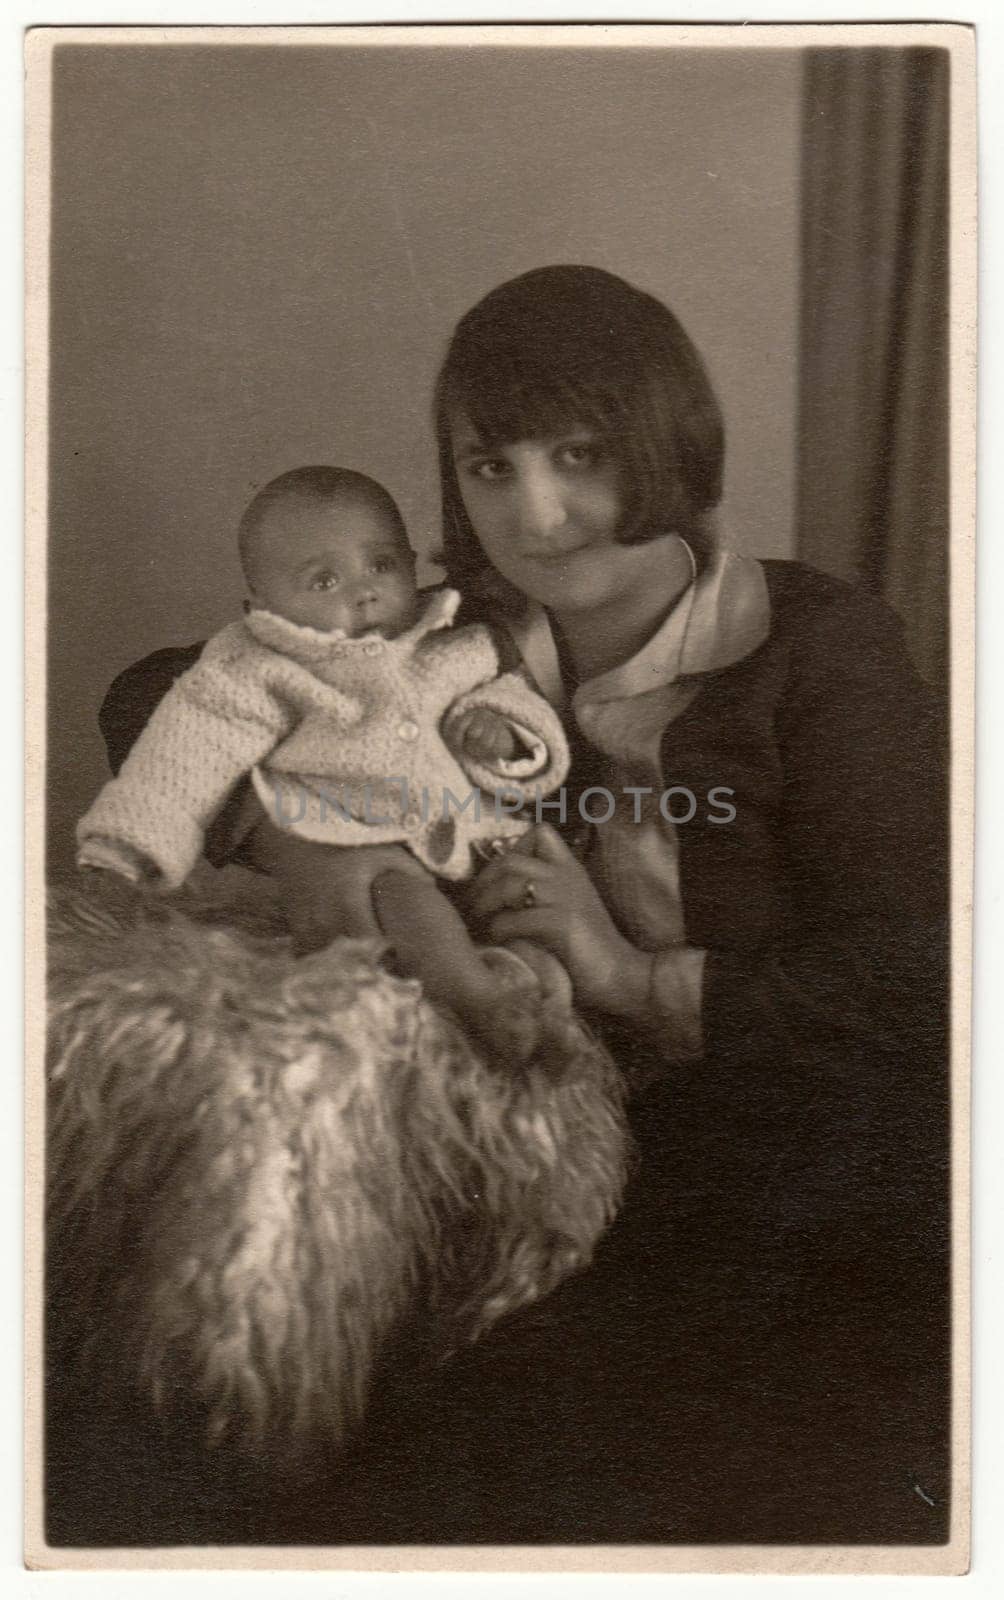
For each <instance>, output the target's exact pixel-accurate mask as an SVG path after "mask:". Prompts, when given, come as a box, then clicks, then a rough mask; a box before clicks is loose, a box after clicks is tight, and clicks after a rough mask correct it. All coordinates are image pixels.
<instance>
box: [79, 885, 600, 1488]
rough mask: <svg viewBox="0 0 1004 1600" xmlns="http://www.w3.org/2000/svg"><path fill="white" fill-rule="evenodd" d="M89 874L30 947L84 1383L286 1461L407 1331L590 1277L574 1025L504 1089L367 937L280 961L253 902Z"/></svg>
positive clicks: (336, 1436) (583, 1099)
mask: <svg viewBox="0 0 1004 1600" xmlns="http://www.w3.org/2000/svg"><path fill="white" fill-rule="evenodd" d="M94 878H95V882H94V883H92V884H88V885H86V886H83V887H81V886H77V885H74V886H72V887H70V888H68V889H64V890H63V891H61V892H57V893H55V894H54V896H53V916H52V926H51V935H50V946H49V950H50V965H49V981H50V1001H51V1015H50V1080H49V1087H50V1099H49V1125H48V1228H49V1235H48V1237H49V1252H48V1277H49V1293H50V1333H51V1337H52V1339H53V1340H54V1341H55V1343H56V1344H58V1345H60V1346H61V1347H62V1348H63V1350H64V1352H66V1351H68V1352H69V1361H70V1364H71V1365H72V1367H73V1368H74V1370H75V1371H76V1372H77V1373H78V1374H82V1373H88V1374H90V1375H91V1376H89V1377H88V1378H87V1379H86V1380H85V1381H89V1382H90V1381H92V1380H93V1374H94V1373H95V1372H97V1371H99V1370H103V1371H104V1372H105V1373H106V1374H111V1376H112V1378H113V1380H114V1379H117V1381H118V1382H121V1381H123V1378H125V1381H129V1380H130V1379H134V1380H135V1381H136V1382H137V1383H138V1385H139V1387H140V1389H141V1391H142V1392H143V1393H144V1394H145V1395H146V1397H147V1399H148V1400H149V1401H152V1402H153V1404H154V1405H155V1406H157V1407H158V1408H160V1409H161V1410H162V1411H168V1412H169V1411H170V1410H171V1409H172V1408H175V1409H176V1408H178V1407H181V1406H187V1407H191V1406H193V1405H194V1406H195V1407H196V1409H197V1411H199V1412H200V1413H201V1414H202V1415H203V1416H204V1420H205V1424H206V1428H207V1437H208V1439H209V1440H210V1441H211V1442H215V1443H220V1442H227V1443H229V1444H235V1445H239V1446H241V1447H244V1448H252V1449H255V1450H259V1451H260V1450H263V1449H265V1450H268V1451H269V1452H270V1453H272V1454H274V1455H275V1457H276V1458H277V1459H279V1458H283V1457H288V1458H291V1459H296V1458H297V1456H303V1457H305V1456H306V1455H307V1454H308V1453H309V1452H310V1451H311V1450H312V1449H315V1448H318V1449H320V1448H330V1446H331V1445H332V1444H334V1445H338V1444H340V1443H343V1442H344V1441H345V1440H346V1438H347V1437H348V1436H349V1435H350V1433H351V1432H352V1430H353V1429H355V1428H356V1427H357V1426H358V1423H359V1421H360V1419H361V1417H362V1415H363V1412H364V1409H365V1405H366V1401H367V1396H368V1393H369V1390H370V1386H371V1382H372V1380H373V1374H374V1368H375V1365H376V1363H377V1361H378V1359H379V1357H380V1355H381V1353H382V1352H383V1351H384V1350H385V1349H386V1348H387V1346H388V1342H389V1341H390V1340H391V1339H392V1338H398V1337H400V1336H401V1335H402V1331H404V1332H405V1333H406V1332H407V1330H408V1329H409V1328H411V1329H413V1330H417V1329H421V1330H422V1331H421V1339H422V1343H423V1345H424V1346H426V1347H427V1346H428V1345H429V1342H430V1341H431V1343H432V1347H433V1349H435V1350H437V1351H438V1353H440V1354H444V1353H447V1352H448V1351H449V1350H450V1349H451V1348H452V1347H454V1346H455V1345H457V1344H458V1343H459V1342H460V1341H462V1340H469V1339H474V1338H477V1337H478V1336H479V1335H481V1334H482V1333H483V1332H484V1331H485V1330H486V1329H488V1328H489V1327H491V1325H492V1324H493V1323H494V1322H496V1321H497V1320H498V1318H500V1317H502V1316H504V1315H506V1314H507V1313H509V1312H511V1311H513V1310H515V1309H517V1308H518V1307H520V1306H522V1305H526V1304H528V1303H529V1302H530V1301H532V1300H534V1299H536V1298H537V1297H538V1296H540V1295H543V1294H546V1293H547V1292H548V1291H549V1290H551V1289H552V1288H553V1287H554V1286H555V1285H556V1284H557V1283H559V1282H560V1281H561V1280H562V1279H563V1278H564V1277H566V1276H567V1275H568V1274H570V1273H573V1272H576V1271H578V1270H580V1269H581V1268H582V1267H584V1266H585V1265H586V1264H587V1263H588V1261H589V1260H590V1257H591V1254H592V1251H593V1249H594V1246H595V1245H596V1243H597V1241H598V1239H599V1238H600V1236H601V1235H602V1234H603V1232H604V1230H605V1229H606V1228H607V1226H608V1225H609V1223H610V1222H611V1220H612V1218H613V1216H614V1214H615V1212H616V1210H617V1208H618V1205H619V1202H620V1198H621V1193H622V1189H623V1185H624V1181H625V1175H626V1164H627V1141H626V1135H625V1125H624V1121H623V1117H622V1107H621V1095H620V1086H619V1080H618V1078H617V1075H616V1073H615V1070H614V1068H613V1066H612V1063H611V1062H610V1060H609V1058H608V1056H607V1055H606V1054H605V1053H604V1052H603V1051H602V1050H601V1049H600V1048H599V1046H598V1045H597V1044H596V1043H595V1042H594V1041H593V1040H592V1039H591V1038H590V1036H589V1035H588V1034H587V1033H586V1032H585V1030H581V1031H578V1030H576V1031H575V1033H574V1035H573V1036H572V1038H571V1039H570V1041H569V1045H568V1047H567V1048H566V1049H565V1050H563V1051H561V1052H560V1055H561V1059H555V1050H556V1048H557V1047H555V1046H552V1048H551V1050H550V1052H549V1058H548V1059H547V1060H541V1059H534V1060H532V1061H531V1062H530V1063H529V1065H528V1066H526V1067H524V1068H521V1069H520V1070H519V1072H518V1073H514V1074H506V1073H505V1072H503V1071H500V1070H499V1068H498V1067H497V1066H496V1067H489V1066H487V1065H485V1064H484V1063H483V1062H482V1061H481V1060H480V1059H479V1057H478V1056H477V1055H476V1054H475V1053H474V1051H473V1049H472V1048H471V1046H470V1045H469V1044H468V1042H467V1041H466V1039H465V1038H464V1036H463V1034H462V1033H461V1032H460V1030H459V1028H458V1027H457V1025H456V1024H455V1023H454V1022H453V1021H452V1020H451V1019H450V1018H448V1017H446V1016H443V1015H440V1014H438V1013H437V1012H436V1011H434V1010H433V1009H432V1008H431V1007H430V1006H429V1005H428V1004H427V1003H426V1002H425V1001H424V1000H423V999H422V997H421V994H420V992H419V989H418V985H417V984H415V983H413V982H409V981H403V980H400V979H397V978H395V977H393V976H391V975H390V974H389V973H388V972H387V971H386V970H385V969H384V967H383V966H382V965H381V964H380V959H379V957H380V951H379V948H378V947H377V946H375V945H372V944H368V943H362V942H352V941H340V942H338V943H336V944H335V945H333V946H331V947H330V948H329V949H328V950H326V951H323V952H321V953H319V954H317V955H314V956H311V957H307V958H304V959H300V960H296V959H294V957H293V955H292V952H291V949H290V946H289V941H288V939H286V938H284V937H283V936H282V933H281V928H280V924H279V923H278V922H277V921H276V919H275V918H274V917H270V916H269V915H268V914H265V913H263V912H261V911H260V910H256V911H254V912H251V913H249V912H248V910H247V908H243V909H240V908H238V909H235V907H234V906H233V905H229V906H224V907H223V908H222V910H221V908H220V905H219V904H218V903H214V900H213V897H212V896H211V895H210V896H206V895H200V893H199V891H198V890H195V889H188V890H184V891H182V892H181V893H179V894H176V895H172V896H170V897H161V896H156V895H153V894H149V893H145V892H137V891H136V890H133V889H130V888H126V887H125V886H123V885H120V884H118V883H117V882H116V881H113V880H111V879H106V877H105V875H103V874H102V875H97V874H95V875H94ZM63 1359H64V1362H65V1360H66V1356H65V1354H64V1357H63Z"/></svg>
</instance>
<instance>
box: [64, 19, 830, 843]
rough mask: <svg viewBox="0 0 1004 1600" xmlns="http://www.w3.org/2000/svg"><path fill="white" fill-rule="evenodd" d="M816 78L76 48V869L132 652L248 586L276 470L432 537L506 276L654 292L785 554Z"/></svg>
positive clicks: (694, 67)
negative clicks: (238, 533)
mask: <svg viewBox="0 0 1004 1600" xmlns="http://www.w3.org/2000/svg"><path fill="white" fill-rule="evenodd" d="M801 100H802V68H801V58H800V55H799V53H798V52H795V51H786V50H778V51H769V50H756V51H749V52H739V51H736V52H731V51H725V50H720V49H718V50H707V51H699V50H679V49H676V50H670V49H666V50H665V51H658V52H657V51H655V50H652V49H648V50H626V49H624V50H621V49H618V50H574V51H573V50H568V51H565V50H556V49H548V50H541V51H539V52H537V51H529V50H518V51H517V50H504V49H500V50H497V49H486V48H469V49H457V48H449V49H445V48H435V47H434V48H426V49H407V50H402V49H399V48H393V47H384V48H381V49H370V48H367V49H358V48H352V49H348V48H344V47H343V48H329V49H324V48H317V47H314V48H307V49H299V48H281V47H278V46H272V47H264V48H263V47H229V46H228V47H216V48H212V47H205V48H203V47H191V46H171V47H164V48H160V49H153V50H151V49H148V48H145V47H136V46H110V47H109V46H106V47H97V48H95V47H87V46H76V45H65V46H63V47H61V49H60V50H58V51H57V53H56V57H55V69H54V107H53V110H54V127H53V181H52V191H53V212H52V257H51V262H52V276H51V416H50V591H49V619H50V733H49V760H50V800H49V821H50V835H51V840H52V847H53V856H54V861H55V862H56V864H59V865H63V864H65V863H66V862H67V861H69V860H70V859H71V858H72V830H73V824H74V822H75V820H76V818H77V816H78V815H79V814H80V813H81V812H82V811H83V810H84V809H85V807H86V805H87V804H88V803H89V801H90V799H91V798H92V796H93V793H94V792H95V791H96V789H97V787H98V786H99V784H100V783H101V782H102V781H103V779H104V777H105V776H106V775H107V771H106V765H105V758H104V750H103V746H102V744H101V740H100V737H99V735H98V732H97V723H96V715H97V709H98V706H99V704H100V702H101V698H102V696H103V694H104V691H105V689H106V688H107V686H108V683H109V682H110V680H111V679H112V677H113V676H114V675H115V674H116V673H117V672H119V671H120V670H121V669H122V668H123V667H125V666H126V665H128V664H129V663H130V662H131V661H134V660H135V659H137V658H138V657H140V656H142V655H144V654H145V653H147V652H149V651H150V650H153V649H156V648H158V647H160V646H163V645H167V644H184V643H188V642H191V641H193V640H196V639H199V638H202V637H204V636H205V635H206V634H207V633H209V632H210V631H212V630H214V629H216V628H218V627H220V626H222V624H223V623H224V622H226V621H228V620H229V619H230V618H231V617H232V616H233V615H234V614H235V613H236V611H237V609H238V608H239V605H240V601H241V598H242V591H241V587H240V582H239V576H238V571H237V564H236V558H235V551H234V539H233V530H234V527H235V524H236V520H237V518H238V516H239V514H240V511H241V510H242V508H243V506H244V504H245V503H246V501H247V499H248V498H249V496H250V494H251V493H252V492H253V489H254V488H255V487H256V486H258V485H260V484H262V483H263V482H265V481H266V480H267V479H268V478H270V477H272V476H273V475H274V474H276V473H277V472H280V471H283V470H285V469H286V468H288V467H291V466H296V465H301V464H304V463H306V462H310V461H340V462H344V463H346V464H349V465H352V466H354V467H357V468H359V469H360V470H362V471H364V472H368V473H371V474H372V475H373V476H374V477H376V478H378V479H380V480H381V481H382V482H384V483H385V484H386V485H387V487H388V488H389V489H390V491H391V492H392V493H393V494H394V495H395V497H396V498H397V500H398V502H399V504H400V505H401V507H402V510H403V511H404V513H405V517H406V520H407V521H408V524H409V527H410V529H411V532H412V537H413V540H414V542H415V543H416V545H417V546H418V547H420V548H422V549H424V550H429V549H431V548H433V547H434V545H435V541H436V536H437V534H436V525H437V501H436V486H435V474H434V470H433V452H432V441H431V431H430V427H429V399H430V395H431V388H432V381H433V376H434V374H435V371H436V367H437V365H438V361H439V359H440V356H441V354H442V351H443V348H444V345H445V342H446V340H447V338H448V336H449V333H450V330H451V328H452V326H453V324H454V323H455V321H456V319H457V318H458V317H459V316H460V315H461V314H462V313H463V312H464V311H465V310H466V309H467V308H468V306H470V305H471V304H473V302H474V301H475V300H477V299H478V298H479V297H480V296H481V295H482V294H483V293H485V292H486V291H487V290H488V289H490V288H491V287H493V285H494V284H496V283H498V282H501V281H502V280H503V279H505V278H507V277H510V276H512V275H513V274H515V273H518V272H521V271H524V270H526V269H527V268H530V267H533V266H538V265H541V264H544V263H546V262H552V261H587V262H591V263H594V264H596V265H598V266H603V267H607V268H609V269H610V270H612V271H615V272H618V273H620V274H622V275H623V276H624V277H627V278H628V279H630V280H632V281H633V282H635V283H637V284H638V285H639V286H640V287H642V288H645V289H647V290H649V291H651V292H652V293H654V294H656V295H658V296H660V297H661V298H662V299H664V300H666V301H668V303H669V304H670V305H671V306H672V307H673V309H674V311H676V312H677V314H678V315H679V316H680V318H681V320H682V321H683V323H684V325H685V326H686V328H687V329H688V331H689V332H690V334H691V335H692V337H693V338H694V339H695V341H696V343H697V345H698V347H699V348H700V349H701V351H702V353H703V355H704V357H705V359H706V361H707V363H708V366H709V368H710V371H711V375H712V379H713V381H714V382H715V384H716V386H717V389H718V392H719V394H720V396H721V399H722V402H723V406H724V409H725V415H726V420H727V425H728V430H729V448H728V458H727V459H728V468H727V483H726V519H727V521H726V525H727V527H728V530H729V536H730V537H731V539H732V540H733V542H734V543H735V544H737V545H738V546H739V547H741V548H743V549H746V550H749V551H751V552H754V553H756V554H761V555H790V554H793V553H794V539H793V505H794V498H795V470H796V465H795V431H796V427H795V405H796V384H797V371H796V340H797V321H798V293H799V284H798V246H799V199H798V184H799V145H800V116H801ZM430 575H431V569H430Z"/></svg>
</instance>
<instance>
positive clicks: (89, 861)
mask: <svg viewBox="0 0 1004 1600" xmlns="http://www.w3.org/2000/svg"><path fill="white" fill-rule="evenodd" d="M77 866H78V867H81V868H83V869H84V870H85V871H93V872H114V873H116V874H117V876H118V877H120V878H125V879H126V881H127V882H128V883H156V881H157V879H158V878H159V877H160V873H159V872H158V871H157V867H156V864H155V863H154V862H153V861H151V860H150V859H149V858H148V857H147V856H145V855H143V854H142V853H141V852H140V851H139V850H135V849H133V847H132V845H130V844H125V843H124V842H123V841H122V840H121V839H104V838H102V837H101V836H100V835H98V834H92V835H91V837H90V838H89V839H87V840H86V841H85V842H84V844H83V845H81V847H80V850H79V852H78V854H77Z"/></svg>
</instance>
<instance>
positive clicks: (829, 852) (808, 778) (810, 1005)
mask: <svg viewBox="0 0 1004 1600" xmlns="http://www.w3.org/2000/svg"><path fill="white" fill-rule="evenodd" d="M776 747H777V751H778V754H779V757H780V766H781V785H780V804H779V807H778V813H777V817H776V821H775V826H774V836H775V837H774V846H775V849H776V852H777V859H778V863H779V868H780V871H779V887H780V889H781V891H782V895H783V904H782V907H781V916H780V928H779V930H778V931H777V932H776V933H775V935H774V936H773V937H771V938H769V939H768V940H766V941H765V942H762V943H758V944H755V945H752V946H747V947H745V948H744V947H742V946H739V945H731V946H728V947H722V948H717V949H713V950H711V951H710V953H709V955H708V959H707V964H706V971H705V993H704V1007H703V1010H704V1022H705V1030H706V1034H707V1038H708V1044H709V1048H710V1049H711V1050H713V1051H714V1053H715V1054H716V1056H717V1055H721V1054H725V1053H727V1056H728V1057H729V1058H730V1059H733V1060H735V1059H739V1060H743V1059H750V1060H752V1059H759V1060H763V1059H766V1058H769V1057H773V1058H774V1059H776V1060H778V1061H784V1060H797V1059H799V1057H800V1056H802V1054H803V1052H804V1050H805V1048H806V1047H808V1048H809V1050H810V1053H818V1052H819V1051H820V1050H821V1049H823V1048H825V1049H827V1050H828V1051H830V1052H834V1053H836V1054H838V1055H839V1054H842V1056H843V1058H844V1059H845V1060H846V1062H847V1063H848V1070H850V1069H851V1067H852V1065H853V1062H854V1061H855V1060H856V1059H857V1058H858V1057H859V1056H860V1055H861V1053H862V1052H865V1053H873V1052H874V1050H875V1048H876V1047H879V1048H882V1047H889V1048H891V1049H893V1050H896V1051H897V1052H898V1053H901V1052H902V1049H903V1047H904V1042H908V1041H910V1040H911V1039H912V1040H914V1041H915V1043H916V1045H917V1047H918V1048H921V1049H926V1048H928V1047H929V1046H930V1045H931V1044H932V1043H933V1042H934V1041H935V1039H936V1038H938V1037H940V1034H939V1030H940V1029H941V1028H942V1026H943V1008H944V1002H945V985H946V957H947V926H948V923H947V917H948V898H947V858H948V857H947V846H948V837H947V807H946V795H945V772H946V760H945V755H946V751H945V741H944V738H943V735H942V729H941V723H940V718H939V716H938V714H937V711H936V707H935V705H934V701H933V696H932V695H931V693H930V692H929V691H928V689H927V688H926V686H925V685H924V684H923V683H922V681H921V680H920V679H919V677H918V676H917V674H916V672H915V671H914V669H913V667H912V664H911V663H910V661H909V659H908V657H907V654H906V650H905V647H904V643H903V639H902V628H901V625H900V623H899V621H898V619H897V618H896V617H895V616H894V614H893V613H892V612H890V611H889V610H888V609H887V608H886V607H885V606H883V605H881V604H880V603H878V602H876V601H872V600H870V599H868V598H867V597H865V596H863V595H861V594H860V593H857V592H854V591H841V592H840V593H839V594H838V595H837V596H836V597H835V598H833V600H832V601H831V603H830V604H828V605H827V606H826V607H823V608H820V609H819V610H817V612H816V614H815V615H814V617H813V619H812V625H811V628H810V629H808V630H807V631H806V632H805V635H804V637H803V638H802V639H801V640H800V641H799V648H798V650H797V652H793V655H792V665H791V669H790V670H789V672H788V675H787V681H786V684H785V690H784V693H783V695H782V696H781V697H780V699H779V702H778V705H777V710H776ZM711 848H713V846H712V844H711V842H710V841H709V842H708V844H707V849H708V850H709V851H710V850H711ZM684 868H685V870H686V869H687V862H686V859H685V860H684ZM690 870H691V871H692V873H693V875H694V876H695V877H696V876H697V875H698V874H700V872H701V870H702V863H701V859H700V851H697V852H695V855H694V859H693V861H692V863H691V867H690Z"/></svg>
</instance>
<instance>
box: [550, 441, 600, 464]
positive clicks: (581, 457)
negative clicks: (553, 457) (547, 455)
mask: <svg viewBox="0 0 1004 1600" xmlns="http://www.w3.org/2000/svg"><path fill="white" fill-rule="evenodd" d="M559 454H560V456H561V460H562V462H563V463H564V465H565V466H566V467H594V466H595V465H596V463H597V462H598V461H599V458H600V447H599V445H597V444H593V443H588V444H586V443H583V444H566V445H562V447H561V450H560V452H559Z"/></svg>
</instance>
